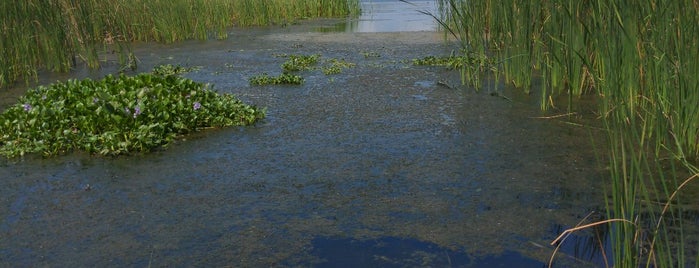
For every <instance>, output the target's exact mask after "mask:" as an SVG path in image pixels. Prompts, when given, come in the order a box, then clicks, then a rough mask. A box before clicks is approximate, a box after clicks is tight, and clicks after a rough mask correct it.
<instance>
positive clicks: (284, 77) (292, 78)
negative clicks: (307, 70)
mask: <svg viewBox="0 0 699 268" xmlns="http://www.w3.org/2000/svg"><path fill="white" fill-rule="evenodd" d="M249 81H250V84H251V85H255V86H264V85H301V84H303V81H304V79H303V77H301V76H298V75H295V74H289V73H282V74H280V75H278V76H270V75H269V74H266V73H263V74H261V75H255V76H252V77H250V80H249Z"/></svg>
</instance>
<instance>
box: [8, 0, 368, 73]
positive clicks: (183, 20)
mask: <svg viewBox="0 0 699 268" xmlns="http://www.w3.org/2000/svg"><path fill="white" fill-rule="evenodd" d="M358 13H359V2H358V1H357V0H324V1H316V0H291V1H289V0H171V1H163V0H154V1H137V0H114V1H108V2H105V1H97V0H85V1H70V0H56V1H39V0H28V1H20V2H16V3H12V4H10V3H9V2H8V3H4V2H3V4H0V14H3V15H2V16H0V25H3V26H2V27H0V58H1V59H3V62H2V63H3V64H0V87H3V86H5V85H7V84H9V83H13V82H14V81H17V80H20V79H25V80H26V81H29V80H32V79H34V80H35V79H36V76H37V71H38V70H39V69H46V70H49V71H57V72H66V71H69V70H71V68H73V67H74V66H75V65H77V64H78V63H79V62H80V61H82V62H85V63H86V64H87V65H88V66H89V67H92V68H96V67H99V66H100V64H101V62H102V61H104V60H105V59H104V58H103V57H102V55H103V54H105V52H106V51H110V52H111V51H114V52H117V54H118V55H119V61H120V63H121V64H122V65H123V66H126V67H127V68H134V67H135V65H134V64H135V63H136V61H133V59H134V57H133V54H131V51H130V47H129V43H130V42H133V41H145V42H150V41H155V42H162V43H171V42H177V41H180V40H185V39H208V38H211V37H213V38H219V39H222V38H226V37H227V35H228V33H227V28H228V27H231V26H250V25H269V24H282V23H289V22H293V21H294V20H297V19H304V18H315V17H342V16H348V15H352V14H355V15H356V14H358Z"/></svg>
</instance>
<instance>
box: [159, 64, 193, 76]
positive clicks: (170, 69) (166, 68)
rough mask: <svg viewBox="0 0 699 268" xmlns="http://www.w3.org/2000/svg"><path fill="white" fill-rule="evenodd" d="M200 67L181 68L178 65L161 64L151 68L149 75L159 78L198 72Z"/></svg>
mask: <svg viewBox="0 0 699 268" xmlns="http://www.w3.org/2000/svg"><path fill="white" fill-rule="evenodd" d="M199 69H200V67H182V66H180V65H172V64H163V65H158V66H155V67H154V68H153V71H151V73H153V74H155V75H160V76H168V75H180V74H185V73H188V72H193V71H197V70H199Z"/></svg>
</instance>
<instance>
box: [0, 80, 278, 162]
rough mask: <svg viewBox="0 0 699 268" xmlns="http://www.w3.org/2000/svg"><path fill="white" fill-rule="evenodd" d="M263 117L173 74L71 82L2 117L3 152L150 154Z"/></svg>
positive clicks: (43, 90) (34, 94)
mask: <svg viewBox="0 0 699 268" xmlns="http://www.w3.org/2000/svg"><path fill="white" fill-rule="evenodd" d="M264 115H265V113H264V111H263V110H261V109H259V108H257V107H255V106H250V105H247V104H244V103H242V102H241V101H240V100H238V99H237V98H235V97H234V96H232V95H228V94H224V95H219V94H217V93H216V92H215V91H213V90H212V88H211V87H210V86H207V85H204V84H201V83H197V82H194V81H192V80H189V79H186V78H183V77H179V76H174V75H168V76H160V75H153V74H139V75H136V76H126V75H120V76H111V75H110V76H107V77H105V78H103V79H101V80H92V79H84V80H69V81H67V82H61V83H55V84H52V85H49V86H40V87H38V88H35V89H30V90H29V91H28V92H27V93H26V95H24V96H22V97H21V98H20V99H19V103H18V104H15V105H13V106H11V107H10V108H8V109H7V110H6V111H4V112H3V113H2V114H0V133H1V134H0V154H2V155H4V156H7V157H16V156H21V155H24V154H27V153H41V154H43V155H56V154H61V153H65V152H69V151H71V150H76V149H77V150H84V151H87V152H90V153H97V154H101V155H118V154H124V153H129V152H146V151H150V150H153V149H155V148H157V147H161V146H164V145H167V144H168V143H169V142H171V141H172V140H173V139H174V138H175V137H176V136H178V135H181V134H186V133H188V132H192V131H197V130H200V129H202V128H209V127H227V126H240V125H249V124H253V123H255V122H256V121H257V120H260V119H262V118H264Z"/></svg>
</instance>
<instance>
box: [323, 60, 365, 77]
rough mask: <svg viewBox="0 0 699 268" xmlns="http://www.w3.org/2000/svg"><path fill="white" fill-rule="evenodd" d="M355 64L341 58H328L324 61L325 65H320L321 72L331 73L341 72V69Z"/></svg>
mask: <svg viewBox="0 0 699 268" xmlns="http://www.w3.org/2000/svg"><path fill="white" fill-rule="evenodd" d="M355 66H356V64H354V63H351V62H347V61H345V60H343V59H339V60H338V59H330V60H328V61H327V62H326V64H325V66H323V67H321V70H322V71H323V74H325V75H332V74H339V73H342V70H344V69H347V68H353V67H355Z"/></svg>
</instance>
